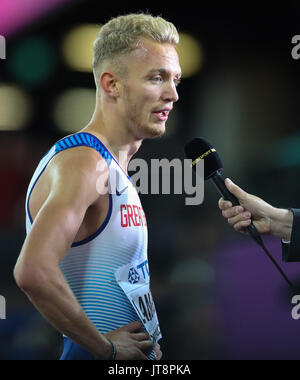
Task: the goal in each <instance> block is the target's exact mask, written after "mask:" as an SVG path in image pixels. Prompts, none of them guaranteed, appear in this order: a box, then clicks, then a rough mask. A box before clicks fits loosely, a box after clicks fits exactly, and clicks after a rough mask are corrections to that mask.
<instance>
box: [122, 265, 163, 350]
mask: <svg viewBox="0 0 300 380" xmlns="http://www.w3.org/2000/svg"><path fill="white" fill-rule="evenodd" d="M115 277H116V280H117V283H118V284H119V286H120V287H121V288H122V289H123V291H124V293H125V294H126V296H127V297H128V299H129V301H130V302H131V304H132V306H133V307H134V309H135V311H136V313H137V315H138V316H139V317H140V319H141V321H142V322H143V324H144V326H145V329H146V330H147V332H148V333H149V334H150V336H151V340H152V342H153V343H157V342H158V341H159V340H160V339H161V337H162V335H161V332H160V327H159V322H158V318H157V314H156V310H155V305H154V302H153V299H152V294H151V291H150V287H149V283H150V277H149V268H148V260H142V261H133V262H131V263H130V264H127V265H124V266H122V267H120V268H118V269H117V270H116V271H115Z"/></svg>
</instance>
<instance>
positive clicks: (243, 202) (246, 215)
mask: <svg viewBox="0 0 300 380" xmlns="http://www.w3.org/2000/svg"><path fill="white" fill-rule="evenodd" d="M225 184H226V187H227V189H228V190H229V191H230V192H231V193H232V194H233V195H235V197H236V198H237V199H238V200H239V202H240V206H234V207H232V203H231V202H229V201H225V200H224V199H223V198H220V199H219V208H220V210H222V215H223V216H224V218H226V219H227V221H228V223H229V224H230V225H232V226H233V228H234V229H235V230H236V231H239V232H243V233H247V232H246V231H247V230H245V227H247V226H249V224H250V223H251V218H252V222H253V224H254V225H255V227H256V229H257V230H258V232H259V233H261V234H272V233H273V231H272V222H273V219H274V216H275V213H276V209H275V208H274V207H272V206H271V205H270V204H268V203H267V202H265V201H264V200H262V199H260V198H258V197H256V196H255V195H251V194H248V193H246V192H245V191H244V190H242V189H241V188H240V187H238V186H237V185H235V184H234V183H233V182H232V181H231V180H230V179H228V178H226V180H225Z"/></svg>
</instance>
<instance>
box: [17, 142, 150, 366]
mask: <svg viewBox="0 0 300 380" xmlns="http://www.w3.org/2000/svg"><path fill="white" fill-rule="evenodd" d="M99 158H100V156H99V154H98V152H96V151H94V150H92V149H90V148H87V147H80V148H76V149H68V150H66V151H65V152H62V153H60V154H58V155H57V156H55V157H54V158H53V159H52V161H51V162H50V163H49V165H48V167H47V169H46V171H45V176H48V177H47V186H45V189H46V190H45V189H44V190H43V191H46V192H47V194H42V195H40V199H44V201H43V202H42V203H41V205H40V206H41V207H40V208H39V210H37V211H38V212H36V215H35V218H34V222H33V225H32V228H31V231H30V233H29V234H28V236H27V237H26V240H25V242H24V245H23V247H22V250H21V253H20V256H19V258H18V261H17V264H16V266H15V269H14V276H15V279H16V282H17V284H18V286H19V287H20V288H21V289H22V290H23V291H24V292H25V293H26V295H27V296H28V297H29V299H30V300H31V302H32V303H33V304H34V305H35V307H36V308H37V309H38V310H39V311H40V313H41V314H42V315H44V317H45V318H46V319H47V320H48V321H49V322H50V323H51V324H52V325H53V326H54V327H55V328H56V329H57V330H59V331H60V332H61V333H63V334H65V335H66V336H68V337H69V338H70V339H71V340H72V341H74V342H76V343H77V344H79V345H80V346H82V347H83V348H85V349H86V350H87V351H89V352H91V353H92V354H93V355H95V357H96V358H99V359H107V358H109V356H110V354H111V350H112V348H111V344H110V343H109V341H108V340H107V339H106V337H105V336H104V335H101V334H100V333H99V332H98V331H97V329H96V327H95V326H94V325H93V323H92V322H91V321H90V320H89V319H88V317H87V316H86V314H85V313H84V311H83V310H82V308H81V307H80V305H79V303H78V302H77V300H76V298H75V297H74V295H73V293H72V291H71V289H70V287H69V285H68V284H67V282H66V281H65V279H64V277H63V274H62V272H61V270H60V268H59V262H60V261H61V260H62V259H63V257H64V256H65V255H66V253H67V252H68V250H69V248H70V247H71V244H72V243H73V241H74V240H76V239H75V237H76V235H77V233H78V231H79V229H80V227H81V226H82V225H83V221H84V218H85V215H86V213H87V210H88V209H89V208H90V207H91V206H93V205H94V204H96V203H97V202H98V201H99V196H100V195H99V192H98V190H99V186H98V190H97V186H96V185H97V181H99V172H98V171H96V166H97V163H98V162H99ZM102 167H103V166H102ZM107 175H108V170H107V171H105V172H102V173H101V176H102V178H100V180H101V182H102V181H103V183H105V182H106V179H107ZM44 178H45V177H44ZM98 184H99V183H98ZM37 198H38V197H37ZM105 335H107V337H109V339H111V340H112V341H113V343H114V345H115V347H116V351H117V357H116V358H117V359H147V357H146V355H145V353H149V352H150V351H151V349H152V343H151V341H150V340H149V334H147V333H144V332H142V329H141V325H140V323H139V322H134V323H131V324H129V325H126V326H124V327H122V328H121V329H118V330H114V331H113V332H110V333H107V334H105Z"/></svg>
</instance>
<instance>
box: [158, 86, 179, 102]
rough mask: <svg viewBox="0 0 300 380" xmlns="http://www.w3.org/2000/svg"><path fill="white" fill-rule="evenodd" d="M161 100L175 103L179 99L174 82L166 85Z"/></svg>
mask: <svg viewBox="0 0 300 380" xmlns="http://www.w3.org/2000/svg"><path fill="white" fill-rule="evenodd" d="M162 98H163V100H164V101H166V102H173V103H175V102H177V100H178V99H179V96H178V93H177V88H176V85H175V83H174V82H171V83H168V84H166V87H165V89H164V92H163V94H162Z"/></svg>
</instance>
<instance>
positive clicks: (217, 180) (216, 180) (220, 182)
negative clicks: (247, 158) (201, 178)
mask: <svg viewBox="0 0 300 380" xmlns="http://www.w3.org/2000/svg"><path fill="white" fill-rule="evenodd" d="M210 180H211V181H212V182H213V184H214V185H215V186H216V188H217V190H218V191H219V193H220V194H221V195H222V197H223V198H224V199H225V200H226V201H230V202H231V203H232V205H233V206H239V205H240V203H239V201H238V199H237V198H236V197H235V196H234V195H233V194H232V193H231V192H230V191H229V190H228V189H227V187H226V185H225V180H224V178H223V176H222V174H221V172H220V171H217V172H215V173H214V174H213V175H212V176H211V177H210ZM246 229H247V231H248V232H249V234H250V236H251V237H252V238H253V239H254V240H255V241H256V242H257V243H258V244H259V245H260V246H263V241H262V238H261V236H260V234H259V232H258V231H257V229H256V227H255V226H254V224H253V223H252V222H251V224H250V225H249V226H248V227H246Z"/></svg>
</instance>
